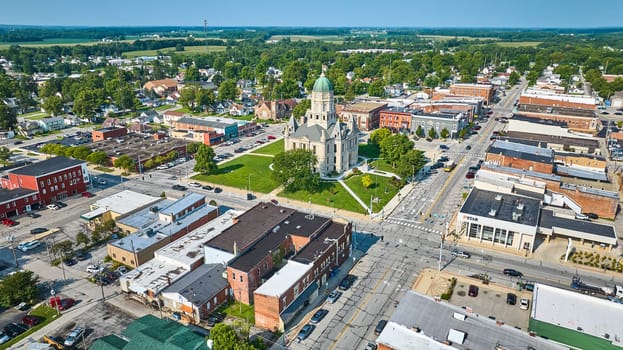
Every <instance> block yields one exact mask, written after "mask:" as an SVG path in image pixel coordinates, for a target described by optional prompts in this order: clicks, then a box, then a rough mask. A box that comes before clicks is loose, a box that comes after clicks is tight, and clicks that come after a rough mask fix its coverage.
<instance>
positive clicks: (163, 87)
mask: <svg viewBox="0 0 623 350" xmlns="http://www.w3.org/2000/svg"><path fill="white" fill-rule="evenodd" d="M143 89H145V90H152V91H153V92H155V93H156V94H157V95H159V96H165V95H168V94H170V93H172V92H175V91H177V81H175V79H160V80H152V81H148V82H146V83H145V85H143Z"/></svg>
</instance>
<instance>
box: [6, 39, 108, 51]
mask: <svg viewBox="0 0 623 350" xmlns="http://www.w3.org/2000/svg"><path fill="white" fill-rule="evenodd" d="M99 43H101V41H96V40H93V39H71V38H66V39H60V38H59V39H45V40H42V41H24V42H16V43H7V42H0V49H5V48H8V47H9V46H11V45H19V46H31V47H45V46H57V45H58V46H72V45H78V44H82V45H95V44H99Z"/></svg>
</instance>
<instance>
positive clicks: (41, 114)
mask: <svg viewBox="0 0 623 350" xmlns="http://www.w3.org/2000/svg"><path fill="white" fill-rule="evenodd" d="M19 117H20V118H24V119H29V120H39V119H43V118H45V117H49V115H48V114H47V113H44V112H39V111H37V112H31V113H26V114H21V115H19Z"/></svg>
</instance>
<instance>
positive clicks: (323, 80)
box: [314, 73, 333, 92]
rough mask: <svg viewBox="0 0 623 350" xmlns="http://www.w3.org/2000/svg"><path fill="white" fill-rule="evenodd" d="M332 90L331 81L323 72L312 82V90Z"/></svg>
mask: <svg viewBox="0 0 623 350" xmlns="http://www.w3.org/2000/svg"><path fill="white" fill-rule="evenodd" d="M330 91H333V85H331V81H329V79H327V77H325V76H324V73H322V74H321V75H320V78H318V79H316V82H315V83H314V92H330Z"/></svg>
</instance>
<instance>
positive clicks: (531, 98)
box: [519, 89, 597, 111]
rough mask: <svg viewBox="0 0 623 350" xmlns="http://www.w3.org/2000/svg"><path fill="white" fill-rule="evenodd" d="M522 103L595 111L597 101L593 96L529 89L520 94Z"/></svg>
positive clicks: (520, 102)
mask: <svg viewBox="0 0 623 350" xmlns="http://www.w3.org/2000/svg"><path fill="white" fill-rule="evenodd" d="M519 104H520V105H524V104H525V105H535V106H545V107H563V108H573V109H582V110H588V111H594V110H595V108H596V107H597V102H596V100H595V98H594V97H592V96H578V95H566V94H556V93H553V92H550V91H543V90H538V89H528V90H526V91H525V92H523V93H522V94H521V96H519Z"/></svg>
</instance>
